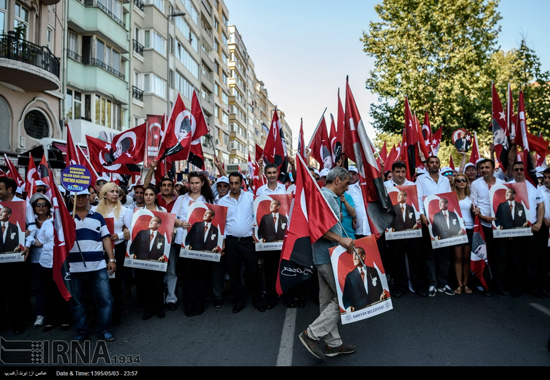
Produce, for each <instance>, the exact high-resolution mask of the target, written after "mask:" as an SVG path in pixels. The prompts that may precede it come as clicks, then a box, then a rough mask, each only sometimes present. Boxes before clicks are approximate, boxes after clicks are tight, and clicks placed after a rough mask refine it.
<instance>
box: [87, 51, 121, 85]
mask: <svg viewBox="0 0 550 380" xmlns="http://www.w3.org/2000/svg"><path fill="white" fill-rule="evenodd" d="M82 63H83V64H84V65H90V66H98V67H101V68H102V69H103V70H105V71H108V72H110V73H111V74H113V75H114V76H116V77H118V78H120V79H122V80H124V78H125V76H124V74H123V73H121V72H120V71H118V70H115V69H113V68H112V67H111V66H109V65H107V64H106V63H105V62H103V61H100V60H99V59H96V58H86V57H82Z"/></svg>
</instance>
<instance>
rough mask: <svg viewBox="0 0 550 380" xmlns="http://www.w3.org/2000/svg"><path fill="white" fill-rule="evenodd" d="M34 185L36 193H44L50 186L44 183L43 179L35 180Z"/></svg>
mask: <svg viewBox="0 0 550 380" xmlns="http://www.w3.org/2000/svg"><path fill="white" fill-rule="evenodd" d="M34 185H35V186H36V192H37V193H42V194H46V192H47V191H48V190H50V187H49V186H48V185H47V184H46V183H44V182H43V181H40V180H38V181H35V182H34Z"/></svg>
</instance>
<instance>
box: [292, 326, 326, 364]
mask: <svg viewBox="0 0 550 380" xmlns="http://www.w3.org/2000/svg"><path fill="white" fill-rule="evenodd" d="M298 337H299V338H300V341H301V342H302V344H303V345H304V346H305V348H307V350H308V351H309V352H310V353H311V354H312V355H313V356H315V357H316V358H317V359H324V358H325V354H323V351H321V349H320V348H319V345H318V344H317V343H318V342H317V341H316V340H313V339H311V338H310V337H309V336H307V330H306V331H304V332H302V333H300V335H298Z"/></svg>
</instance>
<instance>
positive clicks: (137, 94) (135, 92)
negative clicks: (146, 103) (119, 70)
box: [132, 86, 143, 102]
mask: <svg viewBox="0 0 550 380" xmlns="http://www.w3.org/2000/svg"><path fill="white" fill-rule="evenodd" d="M132 97H133V98H134V99H136V100H139V101H140V102H143V90H141V89H139V88H137V87H136V86H132Z"/></svg>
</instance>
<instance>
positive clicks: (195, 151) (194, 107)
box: [187, 90, 210, 170]
mask: <svg viewBox="0 0 550 380" xmlns="http://www.w3.org/2000/svg"><path fill="white" fill-rule="evenodd" d="M191 116H192V118H191V121H192V123H191V130H192V131H193V140H192V141H191V147H190V151H189V155H188V156H189V157H188V158H187V160H188V161H189V162H190V163H192V164H193V165H195V166H197V167H199V168H201V169H203V170H204V155H203V153H202V145H201V137H202V136H205V135H207V134H208V133H210V127H208V123H207V122H206V118H205V117H204V113H203V112H202V107H201V103H200V101H199V97H198V95H197V92H196V91H195V90H193V99H192V101H191Z"/></svg>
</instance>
